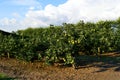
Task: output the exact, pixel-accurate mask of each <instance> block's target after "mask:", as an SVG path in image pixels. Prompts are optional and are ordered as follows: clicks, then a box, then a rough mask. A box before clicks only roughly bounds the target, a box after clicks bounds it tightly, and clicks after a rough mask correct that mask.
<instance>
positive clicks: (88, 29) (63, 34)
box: [0, 20, 120, 64]
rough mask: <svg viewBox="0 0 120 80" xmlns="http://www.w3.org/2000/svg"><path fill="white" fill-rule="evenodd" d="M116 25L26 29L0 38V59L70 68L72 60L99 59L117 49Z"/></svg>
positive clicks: (119, 28) (119, 41)
mask: <svg viewBox="0 0 120 80" xmlns="http://www.w3.org/2000/svg"><path fill="white" fill-rule="evenodd" d="M119 34H120V23H119V20H116V21H99V22H97V23H92V22H87V23H85V22H84V21H80V22H78V23H77V24H67V23H64V24H63V26H50V27H47V28H35V29H33V28H28V29H26V30H19V31H17V32H14V35H17V36H13V35H4V34H2V33H1V34H0V43H1V44H0V56H1V57H8V58H17V59H22V60H26V61H34V60H39V61H45V62H46V63H47V64H53V63H55V62H63V63H64V64H74V63H75V61H74V60H76V59H75V58H76V56H78V55H80V54H79V53H80V52H82V53H84V55H99V54H102V53H104V52H110V51H116V50H119V48H120V45H119V44H120V36H119Z"/></svg>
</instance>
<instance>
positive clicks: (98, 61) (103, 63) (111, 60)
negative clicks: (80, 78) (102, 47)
mask: <svg viewBox="0 0 120 80" xmlns="http://www.w3.org/2000/svg"><path fill="white" fill-rule="evenodd" d="M116 55H117V56H116ZM75 61H76V62H75V63H76V64H77V68H76V69H80V68H82V67H96V68H99V70H98V71H95V72H104V71H107V70H109V69H110V68H113V70H114V71H120V54H119V53H115V54H113V55H101V56H88V55H80V56H78V57H76V60H75Z"/></svg>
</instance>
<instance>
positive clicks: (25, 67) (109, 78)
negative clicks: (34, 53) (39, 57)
mask: <svg viewBox="0 0 120 80" xmlns="http://www.w3.org/2000/svg"><path fill="white" fill-rule="evenodd" d="M0 72H2V73H5V74H7V75H8V76H10V77H13V78H18V80H120V63H102V62H99V63H93V64H91V65H87V66H81V67H79V69H73V68H72V67H67V68H66V67H62V68H61V67H55V66H45V65H43V64H42V63H37V62H36V63H33V64H32V63H24V62H22V61H17V60H14V59H4V58H3V59H0Z"/></svg>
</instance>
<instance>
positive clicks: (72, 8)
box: [0, 0, 120, 32]
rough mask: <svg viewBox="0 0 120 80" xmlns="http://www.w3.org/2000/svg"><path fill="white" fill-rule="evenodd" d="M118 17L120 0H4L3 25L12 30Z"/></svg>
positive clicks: (1, 3) (0, 15)
mask: <svg viewBox="0 0 120 80" xmlns="http://www.w3.org/2000/svg"><path fill="white" fill-rule="evenodd" d="M118 17H120V0H0V29H1V30H4V31H8V32H12V31H17V30H21V29H27V28H28V27H32V28H36V27H47V26H49V25H50V24H53V25H61V24H62V23H64V22H66V23H77V22H78V21H80V20H84V21H91V22H97V21H100V20H115V19H117V18H118Z"/></svg>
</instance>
